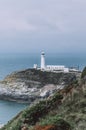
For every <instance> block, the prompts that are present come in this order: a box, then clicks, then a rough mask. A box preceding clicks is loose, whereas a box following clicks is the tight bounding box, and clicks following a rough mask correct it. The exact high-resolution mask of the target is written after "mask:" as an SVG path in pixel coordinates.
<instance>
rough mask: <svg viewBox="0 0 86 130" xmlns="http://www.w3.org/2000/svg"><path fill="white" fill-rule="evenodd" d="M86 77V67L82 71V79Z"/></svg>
mask: <svg viewBox="0 0 86 130" xmlns="http://www.w3.org/2000/svg"><path fill="white" fill-rule="evenodd" d="M85 76H86V67H85V68H84V69H83V71H82V74H81V78H84V77H85Z"/></svg>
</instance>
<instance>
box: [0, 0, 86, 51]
mask: <svg viewBox="0 0 86 130" xmlns="http://www.w3.org/2000/svg"><path fill="white" fill-rule="evenodd" d="M41 50H44V51H46V52H47V51H48V52H59V53H64V52H74V53H75V52H79V53H82V52H85V50H86V0H0V52H1V53H2V52H3V53H5V52H26V53H27V52H34V51H35V52H40V51H41Z"/></svg>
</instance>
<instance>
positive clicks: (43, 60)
mask: <svg viewBox="0 0 86 130" xmlns="http://www.w3.org/2000/svg"><path fill="white" fill-rule="evenodd" d="M44 69H45V53H44V52H42V53H41V70H44Z"/></svg>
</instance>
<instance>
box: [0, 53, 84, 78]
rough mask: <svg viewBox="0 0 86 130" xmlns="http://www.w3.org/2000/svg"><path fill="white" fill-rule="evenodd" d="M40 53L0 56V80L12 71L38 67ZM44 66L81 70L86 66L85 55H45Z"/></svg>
mask: <svg viewBox="0 0 86 130" xmlns="http://www.w3.org/2000/svg"><path fill="white" fill-rule="evenodd" d="M40 59H41V53H26V54H25V53H22V54H19V53H18V54H17V53H15V54H0V80H3V79H4V78H5V77H6V76H7V75H9V74H10V73H12V72H14V71H20V70H23V69H28V68H33V65H34V64H37V65H38V66H39V67H40ZM45 62H46V65H65V66H66V67H76V68H79V70H83V68H84V67H85V65H86V57H85V54H76V55H75V54H70V53H68V54H67V53H66V54H64V53H45Z"/></svg>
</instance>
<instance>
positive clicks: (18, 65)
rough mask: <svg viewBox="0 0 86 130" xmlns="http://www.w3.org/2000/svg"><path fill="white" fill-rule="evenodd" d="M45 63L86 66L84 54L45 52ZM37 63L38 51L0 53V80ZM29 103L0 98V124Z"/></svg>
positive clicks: (38, 63) (80, 68)
mask: <svg viewBox="0 0 86 130" xmlns="http://www.w3.org/2000/svg"><path fill="white" fill-rule="evenodd" d="M45 62H46V64H47V65H51V64H52V65H65V66H66V67H74V68H78V69H79V70H81V71H82V70H83V68H84V67H85V66H86V57H85V54H70V53H65V54H64V53H46V55H45ZM34 64H37V65H38V67H40V53H22V54H20V53H16V54H13V53H11V54H0V80H3V79H4V78H5V77H6V76H7V75H9V74H11V73H12V72H14V71H21V70H24V69H28V68H33V65H34ZM28 106H29V104H24V103H17V102H11V101H3V100H0V124H6V123H7V122H8V121H9V120H11V119H12V118H13V117H14V116H15V115H17V114H18V113H19V112H20V111H22V110H23V109H25V108H26V107H28Z"/></svg>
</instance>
